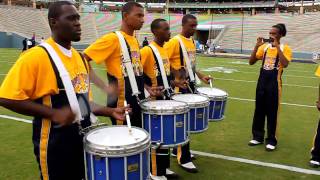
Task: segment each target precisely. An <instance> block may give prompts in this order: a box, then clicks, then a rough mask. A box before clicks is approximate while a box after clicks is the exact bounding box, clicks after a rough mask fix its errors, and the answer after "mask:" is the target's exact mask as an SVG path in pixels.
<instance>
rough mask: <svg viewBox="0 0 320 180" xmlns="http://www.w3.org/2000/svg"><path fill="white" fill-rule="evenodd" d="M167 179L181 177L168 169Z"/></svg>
mask: <svg viewBox="0 0 320 180" xmlns="http://www.w3.org/2000/svg"><path fill="white" fill-rule="evenodd" d="M166 177H167V178H168V179H178V177H179V175H178V174H177V173H175V172H173V171H171V170H170V169H166Z"/></svg>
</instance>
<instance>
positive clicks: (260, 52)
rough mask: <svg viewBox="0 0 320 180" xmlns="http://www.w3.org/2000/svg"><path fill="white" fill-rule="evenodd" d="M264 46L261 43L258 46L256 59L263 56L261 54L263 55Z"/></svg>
mask: <svg viewBox="0 0 320 180" xmlns="http://www.w3.org/2000/svg"><path fill="white" fill-rule="evenodd" d="M265 47H266V45H265V44H264V45H261V46H260V47H259V48H258V51H257V53H256V58H257V59H262V58H263V55H264V48H265Z"/></svg>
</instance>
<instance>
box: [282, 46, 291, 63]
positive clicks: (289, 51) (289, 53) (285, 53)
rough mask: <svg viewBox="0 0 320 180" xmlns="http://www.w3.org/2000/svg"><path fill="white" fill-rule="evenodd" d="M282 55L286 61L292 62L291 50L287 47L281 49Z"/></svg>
mask: <svg viewBox="0 0 320 180" xmlns="http://www.w3.org/2000/svg"><path fill="white" fill-rule="evenodd" d="M283 55H284V56H285V57H286V58H287V60H288V61H291V60H292V50H291V48H290V47H289V46H288V45H286V46H285V47H284V48H283Z"/></svg>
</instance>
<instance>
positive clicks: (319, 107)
mask: <svg viewBox="0 0 320 180" xmlns="http://www.w3.org/2000/svg"><path fill="white" fill-rule="evenodd" d="M317 108H318V111H320V101H317Z"/></svg>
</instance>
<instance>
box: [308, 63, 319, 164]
mask: <svg viewBox="0 0 320 180" xmlns="http://www.w3.org/2000/svg"><path fill="white" fill-rule="evenodd" d="M316 76H318V77H320V66H319V67H318V69H317V71H316ZM317 108H318V111H320V84H319V97H318V101H317ZM310 166H311V167H314V168H318V167H320V120H319V123H318V128H317V133H316V135H315V138H314V142H313V147H312V149H311V160H310Z"/></svg>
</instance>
